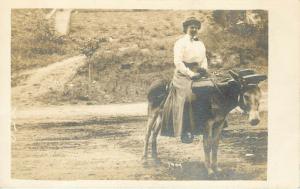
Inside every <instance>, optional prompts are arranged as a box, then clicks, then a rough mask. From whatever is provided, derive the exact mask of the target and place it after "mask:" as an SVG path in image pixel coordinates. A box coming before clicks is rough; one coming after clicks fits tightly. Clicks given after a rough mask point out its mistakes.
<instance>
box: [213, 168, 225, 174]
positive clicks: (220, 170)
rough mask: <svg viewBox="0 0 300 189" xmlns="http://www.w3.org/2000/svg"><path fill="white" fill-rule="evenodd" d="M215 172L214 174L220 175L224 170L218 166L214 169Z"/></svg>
mask: <svg viewBox="0 0 300 189" xmlns="http://www.w3.org/2000/svg"><path fill="white" fill-rule="evenodd" d="M213 170H214V172H216V173H220V172H222V171H223V170H222V169H221V168H220V167H218V166H215V167H213Z"/></svg>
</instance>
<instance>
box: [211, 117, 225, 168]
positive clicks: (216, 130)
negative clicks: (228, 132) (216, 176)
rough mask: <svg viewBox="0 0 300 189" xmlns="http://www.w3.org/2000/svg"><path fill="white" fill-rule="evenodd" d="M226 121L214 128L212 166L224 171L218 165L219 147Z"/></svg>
mask: <svg viewBox="0 0 300 189" xmlns="http://www.w3.org/2000/svg"><path fill="white" fill-rule="evenodd" d="M224 123H225V122H224ZM224 123H221V124H220V125H216V127H215V128H213V140H212V165H211V166H212V169H213V170H214V171H215V172H221V171H222V169H221V168H219V167H218V147H219V141H220V138H221V133H222V130H223V126H224Z"/></svg>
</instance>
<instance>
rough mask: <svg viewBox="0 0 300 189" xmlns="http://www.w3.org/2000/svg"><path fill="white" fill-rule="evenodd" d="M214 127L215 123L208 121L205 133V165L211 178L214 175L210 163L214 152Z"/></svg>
mask: <svg viewBox="0 0 300 189" xmlns="http://www.w3.org/2000/svg"><path fill="white" fill-rule="evenodd" d="M212 127H213V122H212V121H208V122H207V125H206V126H205V128H204V132H203V147H204V154H205V163H204V164H205V168H206V169H207V173H208V175H209V176H210V175H212V174H213V173H214V172H213V170H212V168H211V163H210V157H211V156H210V154H211V150H212Z"/></svg>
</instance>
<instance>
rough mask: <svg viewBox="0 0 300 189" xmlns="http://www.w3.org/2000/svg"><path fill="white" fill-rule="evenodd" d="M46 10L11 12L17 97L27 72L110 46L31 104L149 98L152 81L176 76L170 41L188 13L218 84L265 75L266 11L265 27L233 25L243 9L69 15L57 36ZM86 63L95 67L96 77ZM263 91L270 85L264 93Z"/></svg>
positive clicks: (13, 82)
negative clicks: (247, 72)
mask: <svg viewBox="0 0 300 189" xmlns="http://www.w3.org/2000/svg"><path fill="white" fill-rule="evenodd" d="M49 11H50V10H46V9H26V10H22V9H20V10H13V11H12V56H11V57H12V62H11V64H12V87H13V96H14V95H18V94H17V93H18V92H17V91H16V90H14V88H16V87H18V86H20V85H22V81H23V80H26V78H27V77H24V74H23V73H24V72H25V71H26V72H28V71H29V72H30V71H31V72H34V70H36V69H37V68H39V67H45V66H47V65H49V64H52V63H54V62H57V61H61V60H64V59H65V58H69V57H72V56H75V55H79V54H80V53H81V50H80V49H81V48H82V47H83V46H84V44H85V43H87V42H88V41H90V40H93V39H99V38H104V39H107V40H106V42H102V43H101V44H100V48H99V49H98V50H97V51H96V52H95V53H94V54H93V55H92V56H91V57H90V58H88V59H87V64H85V65H83V66H80V68H78V70H76V72H75V75H72V77H68V78H67V80H66V81H61V82H62V83H64V86H62V87H61V88H60V89H57V90H51V91H48V92H46V93H43V96H42V97H38V96H37V97H35V98H34V99H31V101H32V102H38V103H42V104H107V103H121V102H137V101H145V94H146V91H147V87H148V86H149V85H150V83H151V82H152V81H153V80H155V79H156V78H161V77H163V78H171V77H172V74H173V69H174V65H173V53H172V49H173V44H174V42H175V40H176V39H177V38H178V37H180V35H182V28H181V23H182V20H184V19H185V18H186V17H188V16H195V17H197V18H199V19H201V20H202V23H203V24H202V29H201V31H200V34H199V36H200V38H201V39H202V40H203V42H204V44H205V45H206V48H207V56H208V59H209V64H210V65H209V67H210V72H212V73H213V72H215V73H216V77H217V79H219V78H223V77H226V76H227V73H226V72H227V70H229V69H241V68H253V69H255V70H256V71H257V72H260V73H265V74H267V67H268V59H267V58H268V54H267V52H268V49H267V41H268V40H267V24H266V23H267V21H266V19H267V15H266V13H265V12H263V11H258V14H259V15H260V16H261V18H263V19H262V20H263V21H262V23H263V25H262V26H261V25H260V26H259V27H258V26H255V27H254V26H252V25H249V24H238V25H237V24H236V23H238V22H239V20H238V19H239V18H238V17H240V15H243V14H241V13H243V12H242V11H235V12H232V11H231V12H230V11H227V12H226V11H225V12H224V11H223V12H217V11H171V10H170V11H158V10H153V11H142V10H140V11H137V10H135V11H129V10H119V11H111V10H110V11H103V10H102V11H101V10H99V11H95V10H94V11H89V10H77V11H76V12H74V13H73V14H72V17H71V31H70V34H69V36H67V37H56V36H55V34H54V33H53V30H52V29H51V22H45V20H44V19H43V17H44V16H45V15H46V14H47V13H48V12H49ZM224 18H226V19H225V20H224ZM242 19H245V18H242ZM49 26H50V27H49ZM88 64H90V65H91V68H92V75H91V80H90V78H89V74H88V73H89V66H88ZM60 69H62V70H68V69H69V67H68V66H65V67H60ZM53 71H54V70H53ZM53 79H54V80H55V74H54V78H53ZM41 82H42V83H41V85H43V84H45V85H46V83H43V80H41ZM266 87H267V83H266V82H265V83H264V86H263V88H264V89H266ZM31 104H32V103H31Z"/></svg>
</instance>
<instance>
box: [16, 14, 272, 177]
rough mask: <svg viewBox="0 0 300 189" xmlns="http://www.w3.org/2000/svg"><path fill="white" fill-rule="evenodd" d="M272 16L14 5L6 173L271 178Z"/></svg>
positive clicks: (31, 175) (53, 175)
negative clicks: (9, 146)
mask: <svg viewBox="0 0 300 189" xmlns="http://www.w3.org/2000/svg"><path fill="white" fill-rule="evenodd" d="M268 34H269V20H268V11H267V10H262V9H246V10H245V9H240V10H222V9H212V10H201V9H199V10H198V9H190V10H173V9H169V10H165V9H65V8H64V9H63V8H62V9H60V8H55V9H50V8H47V9H46V8H34V9H29V8H26V9H18V8H15V9H11V55H10V58H11V66H10V68H11V125H10V130H11V165H10V166H11V170H10V174H11V178H12V179H22V180H156V181H160V180H161V181H168V180H180V181H184V180H185V181H186V180H194V181H200V180H210V181H211V180H224V181H227V180H228V181H231V180H252V181H266V180H267V177H268V174H267V169H268V166H267V165H268V73H269V72H268V67H269V66H268V65H269V63H268V62H269V60H268V57H269V56H268V54H269V45H268V44H269V37H268Z"/></svg>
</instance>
